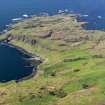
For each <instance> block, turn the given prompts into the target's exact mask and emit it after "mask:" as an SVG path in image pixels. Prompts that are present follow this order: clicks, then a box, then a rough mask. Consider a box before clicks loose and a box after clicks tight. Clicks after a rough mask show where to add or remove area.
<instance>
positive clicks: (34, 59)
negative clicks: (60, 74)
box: [0, 41, 43, 82]
mask: <svg viewBox="0 0 105 105" xmlns="http://www.w3.org/2000/svg"><path fill="white" fill-rule="evenodd" d="M0 44H1V45H5V46H9V47H13V48H15V49H17V50H18V51H20V52H21V53H23V54H25V55H27V56H29V58H28V59H27V60H28V62H30V65H32V67H33V69H32V73H31V74H30V75H28V76H25V77H23V78H21V79H18V80H16V82H21V81H24V80H28V79H30V78H32V77H34V76H35V75H36V73H37V71H38V66H39V65H40V64H41V63H42V62H43V60H42V59H41V58H40V57H39V56H37V55H34V54H32V53H29V52H28V51H26V50H25V49H23V48H21V47H19V46H16V45H13V44H11V43H8V42H5V41H1V42H0Z"/></svg>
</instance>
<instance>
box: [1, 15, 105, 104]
mask: <svg viewBox="0 0 105 105" xmlns="http://www.w3.org/2000/svg"><path fill="white" fill-rule="evenodd" d="M76 18H77V15H74V14H58V15H53V16H33V17H32V18H29V19H24V20H20V21H19V22H17V23H16V24H13V25H12V26H11V27H10V28H9V30H8V31H7V32H5V33H4V34H3V35H1V36H0V40H2V41H4V42H6V43H8V44H11V45H13V46H17V47H19V48H22V49H24V50H25V51H27V52H28V53H30V54H32V55H35V56H37V57H39V58H40V59H42V62H41V63H40V64H39V65H38V67H37V72H36V73H35V74H34V76H32V77H31V78H29V79H26V80H23V81H20V82H15V81H10V82H7V83H0V105H105V32H104V31H99V30H85V29H83V27H82V25H83V24H85V22H78V20H77V19H76Z"/></svg>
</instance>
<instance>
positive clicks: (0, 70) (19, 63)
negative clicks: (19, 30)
mask: <svg viewBox="0 0 105 105" xmlns="http://www.w3.org/2000/svg"><path fill="white" fill-rule="evenodd" d="M29 58H30V56H29V55H27V54H24V53H23V52H21V51H19V50H18V49H16V48H13V47H10V46H8V45H5V44H0V82H7V81H11V80H16V81H18V80H20V79H22V78H24V77H28V76H29V75H31V74H32V72H33V66H31V65H30V62H29V61H27V59H29Z"/></svg>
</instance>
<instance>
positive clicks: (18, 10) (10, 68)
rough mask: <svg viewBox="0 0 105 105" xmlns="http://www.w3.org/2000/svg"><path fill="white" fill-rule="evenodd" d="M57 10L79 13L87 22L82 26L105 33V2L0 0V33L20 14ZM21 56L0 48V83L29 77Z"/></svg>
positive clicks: (92, 0)
mask: <svg viewBox="0 0 105 105" xmlns="http://www.w3.org/2000/svg"><path fill="white" fill-rule="evenodd" d="M59 10H63V11H64V10H66V11H67V12H69V13H78V14H81V17H79V19H80V20H81V21H87V22H89V23H88V24H87V25H85V26H83V27H84V28H85V29H87V30H103V31H104V30H105V0H0V30H1V31H2V30H4V29H5V28H6V25H8V24H10V23H11V22H12V19H14V18H20V17H22V15H23V14H27V15H39V14H41V13H43V12H46V13H48V14H49V15H54V14H57V13H58V11H59ZM25 57H27V56H26V55H24V54H22V53H20V51H18V50H16V49H14V48H11V47H8V46H4V45H0V82H2V81H9V80H17V79H20V78H22V77H25V76H27V75H30V74H31V73H32V67H27V66H26V62H25V60H24V58H25Z"/></svg>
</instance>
